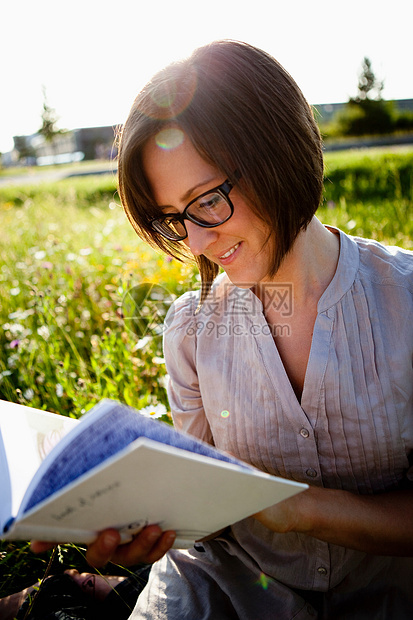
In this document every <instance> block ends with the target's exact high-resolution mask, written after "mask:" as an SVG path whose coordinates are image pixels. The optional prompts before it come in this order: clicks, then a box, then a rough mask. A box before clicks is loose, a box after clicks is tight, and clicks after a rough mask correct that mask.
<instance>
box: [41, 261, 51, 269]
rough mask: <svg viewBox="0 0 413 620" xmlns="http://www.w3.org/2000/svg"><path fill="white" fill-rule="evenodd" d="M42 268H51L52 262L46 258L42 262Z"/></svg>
mask: <svg viewBox="0 0 413 620" xmlns="http://www.w3.org/2000/svg"><path fill="white" fill-rule="evenodd" d="M42 269H53V263H51V262H50V261H49V260H46V261H44V262H43V263H42Z"/></svg>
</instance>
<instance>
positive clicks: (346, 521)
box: [254, 487, 413, 556]
mask: <svg viewBox="0 0 413 620" xmlns="http://www.w3.org/2000/svg"><path fill="white" fill-rule="evenodd" d="M254 517H255V518H256V519H258V521H260V522H261V523H262V524H263V525H265V526H266V527H268V528H269V529H270V530H273V531H274V532H289V531H294V532H300V533H304V534H308V535H309V536H313V537H314V538H318V539H320V540H324V541H325V542H329V543H333V544H336V545H340V546H342V547H348V548H350V549H356V550H358V551H364V552H366V553H371V554H374V555H393V556H413V491H391V492H387V493H382V494H379V495H355V494H353V493H349V492H348V491H340V490H335V489H324V488H319V487H310V489H308V490H307V491H304V492H303V493H299V494H298V495H295V496H294V497H292V498H290V499H288V500H285V501H284V502H280V503H279V504H276V505H275V506H271V507H270V508H266V509H265V510H262V511H261V512H259V513H257V514H256V515H254Z"/></svg>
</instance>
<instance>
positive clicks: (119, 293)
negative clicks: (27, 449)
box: [0, 151, 413, 596]
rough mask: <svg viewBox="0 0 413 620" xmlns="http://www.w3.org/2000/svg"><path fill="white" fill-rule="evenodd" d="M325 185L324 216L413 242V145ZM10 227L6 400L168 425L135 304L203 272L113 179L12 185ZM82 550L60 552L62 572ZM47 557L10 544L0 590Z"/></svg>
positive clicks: (3, 556) (5, 215) (1, 395)
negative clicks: (137, 219)
mask: <svg viewBox="0 0 413 620" xmlns="http://www.w3.org/2000/svg"><path fill="white" fill-rule="evenodd" d="M325 186H326V190H325V197H324V201H323V204H322V206H321V207H320V210H319V213H318V215H319V218H320V219H321V221H323V222H324V223H328V224H331V225H334V226H338V227H339V228H341V229H342V230H344V231H345V232H348V233H349V234H352V235H360V236H365V237H370V238H374V239H377V240H379V241H383V242H385V243H387V244H391V245H399V246H401V247H404V248H406V249H413V217H412V210H413V209H412V207H413V152H400V153H397V152H395V153H383V152H380V151H377V152H374V151H371V152H370V151H366V152H365V153H363V152H355V153H337V154H328V155H327V156H326V183H325ZM0 226H1V233H0V399H5V400H11V401H15V402H20V403H23V404H26V405H30V406H33V407H37V408H41V409H48V410H49V411H54V412H57V413H61V414H63V415H68V416H75V417H77V416H79V415H81V413H83V412H85V411H87V410H88V409H90V407H92V406H93V405H94V404H95V403H96V402H98V401H99V400H101V399H102V398H104V397H108V398H116V399H119V400H121V401H123V402H125V403H128V404H131V405H133V406H135V407H137V408H140V409H142V408H145V410H146V412H147V413H148V414H149V415H151V414H153V415H155V416H157V417H158V416H159V417H161V419H163V420H164V421H170V417H169V414H168V403H167V398H166V390H165V382H166V380H167V377H166V371H165V366H164V363H163V358H162V348H161V344H162V343H161V337H160V335H159V334H158V332H156V331H155V332H154V331H151V330H150V327H151V323H152V320H153V319H154V309H153V307H151V305H150V303H149V302H148V303H146V301H145V297H143V298H142V295H141V297H139V300H138V301H139V303H138V302H137V301H136V300H137V297H136V296H135V297H134V296H133V295H132V299H133V300H134V301H135V304H137V306H136V307H135V308H134V311H135V312H136V308H138V311H139V315H140V316H139V321H133V322H131V321H129V322H128V320H127V319H128V318H130V317H128V312H129V313H130V311H131V309H130V305H129V306H128V304H127V303H126V301H128V300H130V299H131V291H132V292H133V291H138V292H139V293H140V294H141V293H142V290H143V289H142V286H141V285H142V284H143V283H151V284H154V285H156V286H158V287H159V290H160V291H163V294H165V296H168V295H169V296H171V297H174V296H176V295H180V294H182V293H183V292H184V291H186V290H189V289H193V288H196V287H198V286H199V277H198V275H197V272H196V270H195V269H194V267H193V266H192V265H182V264H181V263H179V262H178V261H176V260H171V259H170V258H169V257H166V256H161V255H160V254H157V253H156V252H154V251H153V250H151V249H149V248H148V247H146V246H145V245H144V244H143V243H142V242H140V241H139V240H138V239H137V237H136V235H135V233H134V232H133V230H132V228H131V227H130V224H129V223H128V222H127V220H126V218H125V216H124V214H123V211H122V208H121V207H120V206H119V200H118V197H117V194H116V185H115V180H114V178H113V176H111V175H103V176H99V177H85V178H71V179H67V180H62V181H59V182H55V183H49V184H48V183H41V184H38V185H34V184H33V185H23V184H22V185H17V186H2V187H0ZM145 290H146V289H145ZM125 300H126V301H125ZM155 318H156V317H155ZM145 329H146V331H145ZM81 556H82V551H81V550H79V551H78V550H73V548H72V547H70V546H67V547H59V553H58V554H57V556H56V559H55V564H57V565H55V566H54V567H53V568H52V572H53V571H55V570H61V569H62V567H67V566H70V565H72V564H73V563H74V564H75V565H76V566H78V565H79V564H80V563H81V562H82V558H81ZM47 559H48V558H47V557H46V558H45V557H40V556H39V557H34V556H33V555H31V554H30V552H29V551H28V546H27V544H26V543H22V544H5V543H3V544H2V545H1V546H0V567H1V576H2V579H1V581H0V596H4V595H5V594H8V593H10V592H12V591H14V590H16V589H19V588H21V587H23V586H25V585H29V584H30V583H33V582H34V581H36V580H37V579H38V578H41V576H42V574H43V572H44V567H45V564H46V562H47ZM109 570H111V569H109ZM112 570H113V569H112Z"/></svg>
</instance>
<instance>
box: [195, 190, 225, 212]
mask: <svg viewBox="0 0 413 620" xmlns="http://www.w3.org/2000/svg"><path fill="white" fill-rule="evenodd" d="M221 201H222V198H221V196H219V195H218V194H213V195H212V196H207V197H205V198H203V199H202V200H201V201H200V202H199V204H198V207H199V208H201V209H215V208H216V207H218V206H219V204H220V203H221Z"/></svg>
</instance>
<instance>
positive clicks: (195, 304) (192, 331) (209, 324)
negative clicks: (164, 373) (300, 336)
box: [122, 282, 293, 338]
mask: <svg viewBox="0 0 413 620" xmlns="http://www.w3.org/2000/svg"><path fill="white" fill-rule="evenodd" d="M253 289H254V286H253V285H248V284H245V285H243V288H240V287H236V286H234V285H233V284H231V282H223V283H221V284H220V285H219V286H217V287H214V286H213V287H212V289H211V291H210V292H209V294H208V296H207V298H206V299H205V300H204V302H203V304H202V305H201V306H199V293H198V294H196V293H193V294H192V295H191V296H189V297H188V300H187V304H186V308H185V310H184V313H185V316H186V318H187V327H186V334H187V335H188V336H196V335H198V336H199V335H201V334H202V333H203V334H206V335H207V336H213V337H214V336H215V337H216V338H222V337H224V336H233V337H245V336H259V335H260V334H261V335H264V336H266V335H268V336H270V335H271V336H272V337H279V336H289V335H290V329H291V327H290V325H289V322H288V318H289V317H291V316H292V314H293V285H292V284H291V283H283V284H280V283H277V284H273V283H264V284H261V285H260V293H259V297H258V296H257V295H256V294H255V293H254V292H253ZM174 300H175V296H174V295H172V294H171V293H170V292H169V291H168V290H167V289H165V288H164V287H163V286H161V285H159V284H152V283H143V284H138V285H136V286H134V287H132V288H131V289H129V291H127V293H126V294H125V297H124V299H123V303H122V315H123V318H124V321H125V326H126V327H127V328H128V329H129V330H131V331H133V332H134V333H135V335H136V336H137V337H138V338H147V337H151V338H157V337H160V336H162V334H163V332H164V331H165V329H166V328H167V327H168V326H169V325H170V324H171V323H172V321H173V318H174V307H173V302H174ZM266 317H276V320H275V321H274V320H271V321H270V322H267V320H266Z"/></svg>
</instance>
